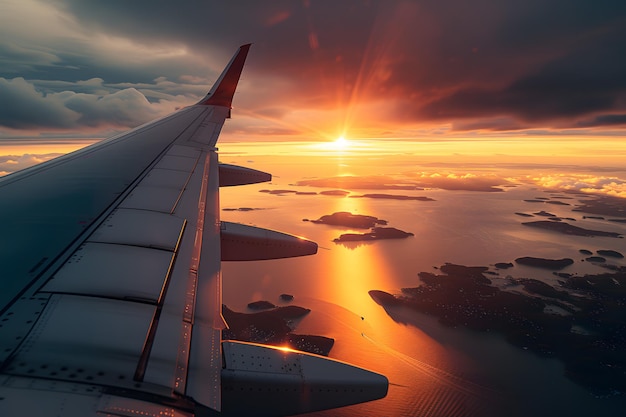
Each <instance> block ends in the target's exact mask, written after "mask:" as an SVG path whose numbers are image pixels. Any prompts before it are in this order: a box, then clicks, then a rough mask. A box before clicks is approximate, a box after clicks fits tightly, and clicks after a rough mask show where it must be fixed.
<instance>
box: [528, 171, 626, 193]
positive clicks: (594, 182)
mask: <svg viewBox="0 0 626 417" xmlns="http://www.w3.org/2000/svg"><path fill="white" fill-rule="evenodd" d="M529 179H530V180H531V181H532V182H534V183H536V184H538V185H540V186H542V187H545V188H548V189H554V190H568V191H580V192H583V193H594V194H606V195H611V196H615V197H622V198H626V179H623V178H618V177H605V176H598V175H591V174H549V175H541V176H535V177H529Z"/></svg>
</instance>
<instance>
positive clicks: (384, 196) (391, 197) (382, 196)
mask: <svg viewBox="0 0 626 417" xmlns="http://www.w3.org/2000/svg"><path fill="white" fill-rule="evenodd" d="M350 198H379V199H387V200H414V201H435V199H433V198H430V197H413V196H410V195H398V194H363V195H351V196H350Z"/></svg>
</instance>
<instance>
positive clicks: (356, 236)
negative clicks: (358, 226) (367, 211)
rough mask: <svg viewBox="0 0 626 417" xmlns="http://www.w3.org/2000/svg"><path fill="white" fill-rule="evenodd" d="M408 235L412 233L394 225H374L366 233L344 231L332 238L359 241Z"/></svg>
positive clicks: (336, 240) (335, 240)
mask: <svg viewBox="0 0 626 417" xmlns="http://www.w3.org/2000/svg"><path fill="white" fill-rule="evenodd" d="M409 236H413V233H410V232H405V231H403V230H400V229H396V228H394V227H374V228H372V230H371V231H370V232H367V233H344V234H343V235H341V236H339V237H338V238H336V239H333V242H335V243H341V242H361V241H371V240H381V239H405V238H407V237H409Z"/></svg>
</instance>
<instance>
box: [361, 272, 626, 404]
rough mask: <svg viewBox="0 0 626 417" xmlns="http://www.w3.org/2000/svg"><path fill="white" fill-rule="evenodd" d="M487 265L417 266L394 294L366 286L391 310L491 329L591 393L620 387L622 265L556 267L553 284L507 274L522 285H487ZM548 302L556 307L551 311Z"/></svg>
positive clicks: (625, 341)
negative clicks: (436, 269)
mask: <svg viewBox="0 0 626 417" xmlns="http://www.w3.org/2000/svg"><path fill="white" fill-rule="evenodd" d="M487 270H488V268H487V267H467V266H463V265H454V264H445V265H443V266H441V267H440V271H441V275H435V274H432V273H428V272H421V273H419V274H418V275H419V278H420V281H421V283H422V285H420V286H418V287H415V288H403V289H402V293H401V294H399V295H391V294H389V293H386V292H383V291H376V290H374V291H370V296H371V297H372V298H373V299H374V300H375V301H376V302H377V303H378V304H380V305H381V306H383V307H384V308H385V310H386V311H387V313H388V314H390V315H391V316H392V317H393V315H394V309H395V308H397V307H402V308H409V309H412V310H415V311H417V312H420V313H426V314H430V315H434V316H436V317H438V318H439V321H440V322H441V323H443V324H444V325H447V326H464V327H468V328H470V329H473V330H477V331H491V332H498V333H500V334H502V335H504V337H505V338H506V339H507V340H508V341H509V342H510V343H512V344H513V345H515V346H518V347H520V348H524V349H528V350H531V351H533V352H535V353H537V354H540V355H543V356H552V357H557V358H559V359H560V360H561V361H563V363H564V364H565V373H566V376H567V377H568V378H570V379H572V380H573V381H574V382H576V383H579V384H581V385H583V386H584V387H586V388H587V389H589V390H591V391H592V392H594V393H597V394H606V393H610V392H614V391H615V390H618V391H624V390H626V378H625V377H624V375H626V357H625V356H624V354H623V352H624V351H625V350H626V267H617V266H614V267H613V271H611V272H607V273H602V274H597V275H585V276H580V277H578V276H571V275H567V274H563V275H561V276H562V277H564V280H562V281H559V284H560V286H561V289H557V288H554V287H552V286H550V285H548V284H546V283H544V282H542V281H539V280H535V279H529V278H523V279H513V278H509V280H511V284H512V285H514V286H517V287H521V288H523V290H522V291H519V290H518V291H510V290H502V289H500V288H498V287H496V286H493V285H492V282H491V280H490V279H489V278H487V277H486V276H485V272H487ZM555 307H556V309H557V310H558V311H562V312H564V314H555V313H554V312H553V311H554V310H555ZM581 329H582V330H581Z"/></svg>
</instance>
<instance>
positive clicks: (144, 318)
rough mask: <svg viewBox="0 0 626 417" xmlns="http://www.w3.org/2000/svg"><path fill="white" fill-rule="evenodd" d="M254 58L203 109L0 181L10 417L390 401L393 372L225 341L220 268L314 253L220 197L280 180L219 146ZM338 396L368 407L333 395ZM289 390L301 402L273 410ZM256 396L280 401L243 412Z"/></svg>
mask: <svg viewBox="0 0 626 417" xmlns="http://www.w3.org/2000/svg"><path fill="white" fill-rule="evenodd" d="M249 47H250V45H243V46H242V47H240V48H239V50H238V51H237V52H236V53H235V55H234V56H233V58H232V60H231V61H230V63H229V64H228V65H227V66H226V68H225V69H224V71H223V73H222V74H221V76H220V77H219V79H218V81H217V82H216V83H215V85H214V86H213V88H212V89H211V90H210V91H209V93H208V94H207V96H205V97H204V98H203V99H202V100H201V101H200V102H198V103H197V104H195V105H192V106H190V107H187V108H184V109H182V110H179V111H178V112H176V113H174V114H172V115H170V116H167V117H165V118H162V119H159V120H156V121H154V122H150V123H147V124H145V125H143V126H140V127H138V128H135V129H133V130H131V131H129V132H127V133H125V134H122V135H119V136H117V137H113V138H111V139H108V140H105V141H102V142H100V143H98V144H96V145H93V146H91V147H88V148H85V149H82V150H80V151H77V152H74V153H72V154H68V155H65V156H63V157H61V158H57V159H55V160H52V161H50V162H48V163H44V164H41V165H38V166H35V167H33V168H30V169H27V170H24V171H21V172H18V173H15V174H12V175H9V176H7V177H5V178H3V179H0V219H3V220H2V223H3V224H2V227H1V228H0V242H2V245H3V247H2V251H0V268H2V271H3V275H2V277H1V278H0V280H1V284H2V287H3V290H4V291H3V292H2V294H1V295H0V308H1V310H0V316H1V317H0V323H1V324H0V415H2V416H18V415H41V416H47V415H50V416H51V415H58V414H62V415H64V416H74V415H76V416H85V415H103V414H104V415H116V416H131V415H132V416H134V415H138V413H140V414H141V415H155V416H156V415H171V416H191V415H195V414H196V413H198V412H201V413H202V414H206V413H209V414H210V413H211V410H213V411H215V412H217V411H220V410H221V411H223V412H224V413H226V414H228V413H242V412H244V413H246V414H250V415H252V414H271V415H280V414H290V413H297V412H305V411H311V410H317V409H324V408H332V407H337V406H342V405H348V404H353V403H357V402H362V401H368V400H372V399H376V398H381V397H383V396H385V394H386V390H387V380H386V378H384V377H383V376H381V375H378V374H374V373H372V372H369V371H364V370H360V369H358V368H355V367H352V366H350V365H347V364H344V363H340V362H336V361H333V360H331V359H327V358H320V357H316V356H312V355H308V354H304V353H301V352H295V351H289V352H286V351H281V350H276V349H272V348H271V347H265V346H260V345H251V344H244V343H236V342H222V340H221V331H222V329H223V328H225V326H226V323H225V322H224V319H223V317H222V315H221V305H222V293H221V262H222V261H223V260H253V259H254V260H257V259H275V258H281V257H289V256H302V255H307V254H313V253H315V252H316V250H317V245H315V244H314V243H313V242H310V241H306V240H302V239H300V238H294V237H291V236H289V235H285V234H282V233H277V232H271V231H266V230H263V229H259V228H251V227H245V226H243V225H236V224H232V223H226V222H224V223H222V222H220V207H219V187H220V186H233V185H243V184H251V183H256V182H262V181H268V180H269V179H270V178H271V176H270V175H269V174H266V173H263V172H260V171H256V170H251V169H248V168H243V167H236V166H233V165H226V164H224V165H221V164H220V163H219V160H218V154H217V149H216V148H215V144H216V142H217V139H218V136H219V133H220V131H221V128H222V126H223V123H224V121H225V119H226V118H228V117H230V109H231V104H232V99H233V96H234V93H235V89H236V87H237V83H238V81H239V78H240V75H241V72H242V69H243V65H244V62H245V59H246V56H247V54H248V51H249ZM246 355H248V356H250V357H251V358H252V357H253V358H257V360H258V361H259V366H260V368H258V369H251V368H249V365H246V364H245V362H244V363H242V362H239V359H238V358H240V357H244V356H246ZM279 363H283V365H284V364H291V365H290V366H289V371H288V372H285V371H284V369H287V368H280V367H276V368H274V367H272V364H276V365H278V364H279ZM320 364H323V365H320ZM281 369H283V370H282V371H281ZM320 369H324V372H322V373H320V372H319V370H320ZM224 384H226V385H224ZM341 387H344V388H346V387H348V388H350V387H352V390H353V392H354V391H355V389H354V387H360V388H359V389H357V390H356V391H357V392H359V395H352V396H350V395H345V394H344V395H336V394H328V395H325V394H324V393H325V392H331V388H332V392H335V390H339V389H340V388H341ZM283 388H284V389H288V391H289V392H295V394H293V395H292V396H293V398H292V399H290V400H289V401H282V402H281V401H274V400H272V401H267V400H268V398H270V397H272V395H271V393H272V392H278V391H277V390H278V389H283ZM249 389H254V390H255V392H262V391H267V395H261V394H259V395H258V396H259V399H258V401H257V402H255V403H250V402H248V401H242V396H241V394H237V392H240V390H245V391H248V390H249ZM292 390H293V391H292ZM308 391H310V392H311V393H313V392H315V394H307V395H306V396H305V397H306V398H307V399H308V400H306V401H305V400H304V399H303V398H305V397H303V395H304V393H305V392H308ZM364 392H365V394H364ZM244 395H246V394H244ZM262 398H265V400H266V401H261V399H262ZM311 398H314V399H315V401H313V402H311ZM259 401H261V402H259ZM246 404H247V405H246Z"/></svg>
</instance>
